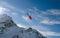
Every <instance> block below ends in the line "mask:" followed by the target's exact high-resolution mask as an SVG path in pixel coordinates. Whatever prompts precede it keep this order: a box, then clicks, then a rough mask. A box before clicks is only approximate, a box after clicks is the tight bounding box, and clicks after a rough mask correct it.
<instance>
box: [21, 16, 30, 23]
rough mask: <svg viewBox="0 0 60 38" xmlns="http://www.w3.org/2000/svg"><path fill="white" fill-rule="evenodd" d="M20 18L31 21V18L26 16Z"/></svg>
mask: <svg viewBox="0 0 60 38" xmlns="http://www.w3.org/2000/svg"><path fill="white" fill-rule="evenodd" d="M22 18H23V19H24V20H25V21H27V22H31V20H30V19H29V18H28V16H22Z"/></svg>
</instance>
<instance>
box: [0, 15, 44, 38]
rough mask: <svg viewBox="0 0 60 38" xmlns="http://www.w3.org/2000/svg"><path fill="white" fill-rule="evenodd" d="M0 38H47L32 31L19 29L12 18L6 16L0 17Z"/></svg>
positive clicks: (30, 29)
mask: <svg viewBox="0 0 60 38" xmlns="http://www.w3.org/2000/svg"><path fill="white" fill-rule="evenodd" d="M0 38H45V37H44V36H43V35H42V34H41V33H39V32H38V31H36V30H35V29H32V28H31V27H30V28H28V29H25V28H21V27H18V26H17V25H16V24H15V23H14V22H13V20H12V18H11V17H10V16H8V15H6V14H2V15H0Z"/></svg>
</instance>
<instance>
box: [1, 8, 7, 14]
mask: <svg viewBox="0 0 60 38" xmlns="http://www.w3.org/2000/svg"><path fill="white" fill-rule="evenodd" d="M6 11H8V9H6V8H4V7H0V14H3V13H5V12H6Z"/></svg>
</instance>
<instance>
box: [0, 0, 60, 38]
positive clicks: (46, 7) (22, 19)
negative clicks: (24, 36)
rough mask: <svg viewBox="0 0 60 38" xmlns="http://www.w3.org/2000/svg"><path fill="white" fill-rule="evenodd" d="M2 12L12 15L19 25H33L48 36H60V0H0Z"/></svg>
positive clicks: (32, 26)
mask: <svg viewBox="0 0 60 38" xmlns="http://www.w3.org/2000/svg"><path fill="white" fill-rule="evenodd" d="M27 13H29V14H30V15H31V16H32V20H30V19H29V17H28V16H27ZM0 14H7V15H9V16H11V17H12V19H13V21H14V22H15V23H16V24H17V26H19V27H24V28H28V27H31V28H33V29H36V30H37V31H39V32H40V33H42V34H43V35H44V36H46V37H47V38H60V30H59V29H60V0H0Z"/></svg>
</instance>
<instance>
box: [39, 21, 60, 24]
mask: <svg viewBox="0 0 60 38" xmlns="http://www.w3.org/2000/svg"><path fill="white" fill-rule="evenodd" d="M40 23H43V24H50V25H51V24H60V22H59V21H50V20H43V21H41V22H40Z"/></svg>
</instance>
